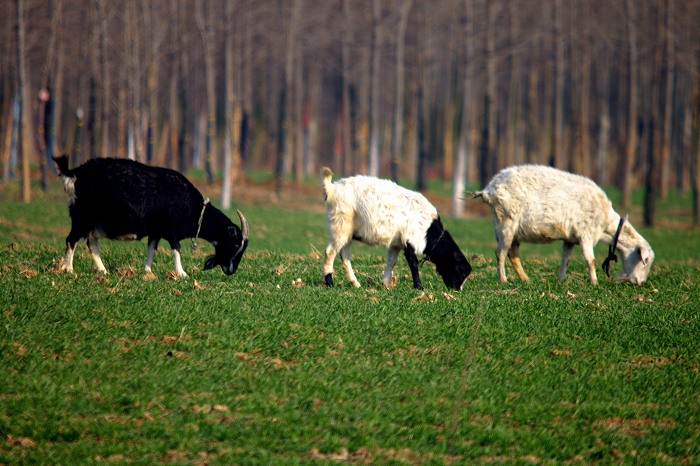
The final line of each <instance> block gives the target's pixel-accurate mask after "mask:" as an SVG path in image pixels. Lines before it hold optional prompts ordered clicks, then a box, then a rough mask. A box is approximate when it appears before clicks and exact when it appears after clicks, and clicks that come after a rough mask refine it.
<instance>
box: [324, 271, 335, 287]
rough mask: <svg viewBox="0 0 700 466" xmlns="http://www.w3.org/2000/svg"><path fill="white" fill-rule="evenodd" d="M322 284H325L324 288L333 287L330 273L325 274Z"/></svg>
mask: <svg viewBox="0 0 700 466" xmlns="http://www.w3.org/2000/svg"><path fill="white" fill-rule="evenodd" d="M323 283H325V284H326V286H333V274H332V273H327V274H326V275H325V276H324V277H323Z"/></svg>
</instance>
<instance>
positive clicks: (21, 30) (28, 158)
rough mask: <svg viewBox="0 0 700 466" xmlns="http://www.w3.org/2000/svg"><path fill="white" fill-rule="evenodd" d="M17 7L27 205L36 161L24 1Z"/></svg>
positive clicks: (22, 144)
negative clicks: (33, 166) (33, 165)
mask: <svg viewBox="0 0 700 466" xmlns="http://www.w3.org/2000/svg"><path fill="white" fill-rule="evenodd" d="M15 5H16V7H17V25H16V28H17V29H16V32H17V34H16V35H17V69H18V73H17V75H18V83H17V89H19V90H20V92H21V94H22V110H21V111H22V118H21V128H22V129H21V131H20V134H21V137H20V139H21V143H20V145H19V147H21V149H22V201H23V202H25V203H29V202H30V201H31V200H32V191H31V170H30V164H31V162H32V160H35V159H36V156H35V152H34V144H33V140H34V137H33V135H34V131H33V130H32V118H31V112H32V107H31V98H30V95H31V86H30V83H29V78H28V76H27V68H26V67H27V63H26V56H27V55H26V54H27V45H26V32H27V29H26V28H27V23H26V7H27V2H26V1H25V0H16V4H15Z"/></svg>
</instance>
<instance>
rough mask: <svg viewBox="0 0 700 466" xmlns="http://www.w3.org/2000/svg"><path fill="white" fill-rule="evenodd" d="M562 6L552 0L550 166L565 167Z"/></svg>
mask: <svg viewBox="0 0 700 466" xmlns="http://www.w3.org/2000/svg"><path fill="white" fill-rule="evenodd" d="M565 37H566V34H565V32H564V6H563V4H562V0H555V2H554V47H555V65H554V66H555V77H554V80H555V84H554V85H555V89H554V121H553V124H554V131H553V141H552V166H554V167H556V168H567V165H568V164H567V160H566V154H565V153H564V84H565V82H564V78H565V73H566V62H565V57H564V44H565Z"/></svg>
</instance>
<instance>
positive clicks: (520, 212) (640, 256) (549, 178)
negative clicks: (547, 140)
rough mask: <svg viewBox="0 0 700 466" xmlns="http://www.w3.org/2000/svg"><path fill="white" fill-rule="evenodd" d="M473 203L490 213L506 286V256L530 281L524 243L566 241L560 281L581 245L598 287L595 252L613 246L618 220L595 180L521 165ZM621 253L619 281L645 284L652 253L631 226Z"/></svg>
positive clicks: (495, 181)
mask: <svg viewBox="0 0 700 466" xmlns="http://www.w3.org/2000/svg"><path fill="white" fill-rule="evenodd" d="M471 197H472V198H478V197H480V198H482V199H483V202H484V203H485V204H486V205H488V207H489V209H490V210H491V213H492V216H493V229H494V234H495V236H496V241H497V243H498V246H497V248H496V258H497V260H498V277H499V279H500V280H501V281H502V282H505V281H506V272H505V256H506V254H508V257H509V258H510V261H511V264H512V265H513V268H514V269H515V272H516V273H517V274H518V276H519V277H520V279H521V280H527V279H528V276H527V274H525V271H524V270H523V267H522V264H521V262H520V254H519V249H520V243H550V242H552V241H554V240H562V241H564V245H563V250H562V260H561V266H560V268H559V274H558V278H559V279H560V280H563V279H564V278H565V276H566V269H567V266H568V263H569V259H570V257H571V251H572V249H573V247H574V245H576V244H580V245H581V249H582V251H583V257H584V258H585V260H586V262H587V264H588V273H589V277H590V281H591V283H593V284H594V285H595V284H597V283H598V279H597V277H596V271H595V257H594V255H593V249H594V247H595V245H596V244H597V243H598V241H603V242H605V243H607V244H613V243H614V237H615V234H616V231H617V229H618V226H619V225H620V215H619V214H617V213H616V212H615V211H614V210H613V208H612V204H611V202H610V200H609V199H608V197H607V196H606V195H605V193H604V192H603V190H602V189H600V187H598V185H597V184H595V183H594V182H593V181H592V180H590V179H589V178H585V177H583V176H579V175H574V174H571V173H568V172H565V171H562V170H557V169H555V168H551V167H546V166H540V165H521V166H514V167H510V168H506V169H504V170H501V171H500V172H499V173H497V174H496V175H495V176H494V177H493V179H492V180H491V181H490V182H489V184H488V185H487V186H486V188H485V189H484V190H483V191H479V192H476V193H471ZM617 248H618V249H619V250H620V252H621V254H622V258H623V264H622V265H623V271H622V272H620V273H619V274H618V277H617V279H618V281H629V282H631V283H636V284H642V283H644V282H645V281H646V279H647V276H648V275H649V270H650V269H651V264H652V262H653V261H654V251H652V249H651V246H649V243H647V241H646V240H645V239H644V238H642V236H641V235H640V234H639V233H637V231H636V230H635V229H634V227H633V226H632V225H631V224H630V223H629V222H627V221H625V222H623V224H622V228H621V230H620V234H619V237H618V241H617Z"/></svg>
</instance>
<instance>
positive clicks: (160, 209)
mask: <svg viewBox="0 0 700 466" xmlns="http://www.w3.org/2000/svg"><path fill="white" fill-rule="evenodd" d="M54 160H55V161H56V165H57V166H58V169H59V172H60V174H61V176H64V177H72V178H75V196H76V199H75V202H73V203H72V204H70V205H69V211H70V216H71V220H72V226H71V231H70V233H69V234H68V237H67V238H66V243H69V244H70V246H71V248H75V244H76V243H77V242H78V241H79V240H80V239H83V238H87V237H88V235H89V234H90V233H91V232H92V231H95V230H101V231H102V232H104V234H105V235H106V236H107V237H108V238H110V239H120V238H123V237H126V236H128V235H133V236H135V238H136V239H141V238H143V237H146V236H147V237H148V240H149V241H153V240H155V241H156V242H157V241H159V240H160V239H161V238H162V239H165V240H166V241H168V243H170V247H171V248H172V249H175V250H178V251H179V250H180V240H182V239H184V238H193V237H195V236H196V235H197V227H198V223H199V217H200V215H201V213H202V207H203V206H204V197H203V196H202V194H201V193H200V192H199V191H198V190H197V188H195V187H194V185H193V184H192V183H190V182H189V180H187V178H185V177H184V176H183V175H182V174H180V173H178V172H176V171H175V170H171V169H169V168H160V167H150V166H148V165H144V164H141V163H138V162H135V161H133V160H127V159H114V158H95V159H91V160H89V161H88V162H86V163H85V164H83V165H81V166H79V167H76V168H74V169H73V170H70V169H69V168H68V157H66V156H61V157H57V158H54ZM199 237H200V238H203V239H205V240H207V241H209V242H210V243H213V244H214V245H215V246H214V247H215V249H216V254H215V255H214V256H212V257H209V258H208V259H207V260H206V262H205V264H204V269H205V270H206V269H210V268H213V267H214V266H216V265H220V266H221V269H222V270H223V271H224V273H226V274H227V275H231V274H233V273H234V272H235V271H236V269H237V268H238V264H239V262H240V260H241V257H242V256H243V252H244V251H245V248H246V247H247V239H245V240H244V239H243V235H242V232H241V229H240V228H239V227H238V226H237V225H235V224H234V223H233V222H231V220H230V219H229V218H228V217H227V216H226V215H224V214H223V212H221V211H220V210H219V209H217V208H216V207H214V206H212V205H211V204H208V205H207V206H206V208H205V210H204V217H203V219H202V225H201V229H200V231H199ZM241 247H243V249H241ZM239 250H240V252H238V251H239ZM237 252H238V254H237Z"/></svg>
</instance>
